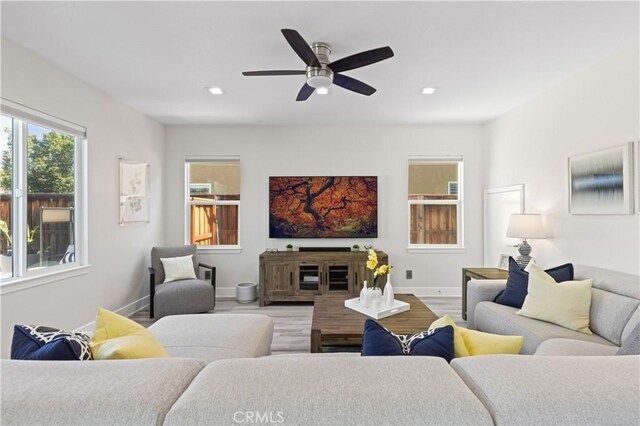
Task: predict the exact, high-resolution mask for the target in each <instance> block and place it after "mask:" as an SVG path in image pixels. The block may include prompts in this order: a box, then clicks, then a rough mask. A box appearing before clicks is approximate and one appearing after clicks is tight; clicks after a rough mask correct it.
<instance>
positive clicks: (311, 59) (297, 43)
mask: <svg viewBox="0 0 640 426" xmlns="http://www.w3.org/2000/svg"><path fill="white" fill-rule="evenodd" d="M282 34H283V35H284V38H286V39H287V42H289V45H290V46H291V48H292V49H293V50H294V51H295V52H296V53H297V54H298V56H300V59H302V60H303V61H304V63H305V64H307V65H309V66H310V67H320V66H321V65H320V61H318V58H317V57H316V54H315V53H313V50H311V47H310V46H309V43H307V42H306V41H304V39H303V38H302V36H301V35H300V33H299V32H297V31H296V30H288V29H283V30H282Z"/></svg>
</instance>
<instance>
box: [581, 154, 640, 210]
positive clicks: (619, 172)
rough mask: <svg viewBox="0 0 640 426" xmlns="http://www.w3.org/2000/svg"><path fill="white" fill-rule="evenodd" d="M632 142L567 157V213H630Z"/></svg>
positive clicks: (631, 203)
mask: <svg viewBox="0 0 640 426" xmlns="http://www.w3.org/2000/svg"><path fill="white" fill-rule="evenodd" d="M633 163H634V156H633V143H632V142H629V143H626V144H624V145H619V146H616V147H612V148H607V149H603V150H601V151H596V152H592V153H588V154H580V155H574V156H573V157H569V213H570V214H632V213H633V207H634V206H633V181H634V174H633Z"/></svg>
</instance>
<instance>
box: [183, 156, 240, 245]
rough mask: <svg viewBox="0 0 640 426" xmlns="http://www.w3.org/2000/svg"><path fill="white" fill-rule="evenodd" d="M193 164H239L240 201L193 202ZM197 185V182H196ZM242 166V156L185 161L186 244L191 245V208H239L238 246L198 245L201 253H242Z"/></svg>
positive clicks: (209, 157)
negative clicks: (191, 178) (191, 179)
mask: <svg viewBox="0 0 640 426" xmlns="http://www.w3.org/2000/svg"><path fill="white" fill-rule="evenodd" d="M193 163H218V164H238V166H240V199H239V200H211V201H191V200H190V198H191V187H190V184H191V182H190V181H189V179H190V176H189V166H190V165H191V164H193ZM194 183H197V182H194ZM241 201H242V166H241V164H240V156H235V155H229V156H193V155H189V156H186V157H185V160H184V204H185V209H184V215H185V216H184V243H185V244H187V245H190V244H191V206H238V244H234V245H231V244H225V245H201V244H196V248H197V250H198V252H199V253H241V252H242V240H241V237H242V231H241V230H242V226H241V222H242V220H241V216H242V207H241V204H240V203H241Z"/></svg>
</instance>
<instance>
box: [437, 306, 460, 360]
mask: <svg viewBox="0 0 640 426" xmlns="http://www.w3.org/2000/svg"><path fill="white" fill-rule="evenodd" d="M447 325H450V326H451V327H453V349H454V352H455V355H454V357H455V358H461V357H463V356H469V351H467V348H466V346H465V344H464V340H463V339H462V334H461V333H460V330H459V329H458V326H457V325H456V323H455V322H453V320H452V319H451V317H450V316H449V315H445V316H443V317H442V318H438V319H437V320H435V321H434V322H432V323H431V325H430V326H429V331H431V330H435V329H437V328H442V327H445V326H447Z"/></svg>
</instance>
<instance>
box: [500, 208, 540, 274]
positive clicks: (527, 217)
mask: <svg viewBox="0 0 640 426" xmlns="http://www.w3.org/2000/svg"><path fill="white" fill-rule="evenodd" d="M507 237H508V238H522V242H521V243H520V244H519V245H518V252H519V253H520V256H518V257H517V258H516V262H517V263H518V266H519V267H520V268H521V269H524V268H526V266H527V265H528V264H529V262H530V261H531V256H530V254H531V246H530V245H529V243H528V242H527V238H547V236H546V234H545V232H544V226H543V225H542V215H539V214H530V213H522V214H512V215H511V219H510V220H509V227H508V228H507Z"/></svg>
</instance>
